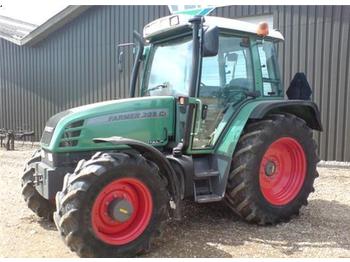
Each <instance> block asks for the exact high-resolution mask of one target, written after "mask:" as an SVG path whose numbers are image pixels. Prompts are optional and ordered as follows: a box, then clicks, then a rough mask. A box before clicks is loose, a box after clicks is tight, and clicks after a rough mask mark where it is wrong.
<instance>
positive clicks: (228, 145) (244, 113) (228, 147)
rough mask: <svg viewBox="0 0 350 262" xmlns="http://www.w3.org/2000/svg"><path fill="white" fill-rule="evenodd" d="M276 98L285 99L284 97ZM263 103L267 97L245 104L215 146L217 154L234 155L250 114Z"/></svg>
mask: <svg viewBox="0 0 350 262" xmlns="http://www.w3.org/2000/svg"><path fill="white" fill-rule="evenodd" d="M274 100H281V101H283V99H274ZM262 103H266V99H257V100H253V101H251V102H249V103H247V104H246V105H244V106H243V108H242V109H241V110H240V111H239V113H238V114H237V115H236V117H235V118H234V120H233V121H232V123H231V124H230V125H229V126H228V127H227V128H226V132H225V133H224V134H223V136H222V138H221V139H219V141H218V145H217V146H216V147H215V153H216V154H219V155H224V156H227V157H232V155H233V152H234V151H235V148H236V145H237V142H238V140H239V138H240V136H241V133H242V131H243V129H244V127H245V125H246V123H247V121H248V119H249V117H250V114H251V113H252V112H253V110H254V109H255V108H256V107H257V106H258V105H260V104H262Z"/></svg>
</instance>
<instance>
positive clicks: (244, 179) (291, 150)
mask: <svg viewBox="0 0 350 262" xmlns="http://www.w3.org/2000/svg"><path fill="white" fill-rule="evenodd" d="M316 148H317V146H316V143H315V141H314V140H313V138H312V131H311V129H310V128H309V127H308V126H307V125H306V123H305V121H304V120H302V119H300V118H298V117H296V116H294V115H291V114H283V115H282V114H278V115H270V116H268V117H267V118H265V119H263V120H260V121H257V122H252V123H249V124H247V126H246V127H245V129H244V132H243V133H242V135H241V137H240V139H239V142H238V144H237V147H236V151H235V154H234V156H233V160H232V165H231V172H230V175H229V179H228V186H227V190H226V195H225V202H226V203H227V205H228V206H229V207H230V208H231V209H232V210H233V211H234V212H235V213H236V214H238V215H239V216H241V217H242V218H243V219H244V220H246V221H248V222H252V223H257V224H261V225H265V224H276V223H278V222H282V221H283V222H286V221H289V220H290V218H291V217H293V216H294V215H297V214H299V210H300V208H301V207H302V205H307V198H308V196H309V194H310V193H311V192H313V191H314V187H313V183H314V179H315V178H316V177H317V176H318V174H317V171H316V164H317V162H318V161H319V160H318V157H317V155H316Z"/></svg>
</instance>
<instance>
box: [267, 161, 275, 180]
mask: <svg viewBox="0 0 350 262" xmlns="http://www.w3.org/2000/svg"><path fill="white" fill-rule="evenodd" d="M275 172H276V164H275V162H273V161H271V160H270V161H268V162H267V163H266V165H265V175H266V176H272V175H273V174H274V173H275Z"/></svg>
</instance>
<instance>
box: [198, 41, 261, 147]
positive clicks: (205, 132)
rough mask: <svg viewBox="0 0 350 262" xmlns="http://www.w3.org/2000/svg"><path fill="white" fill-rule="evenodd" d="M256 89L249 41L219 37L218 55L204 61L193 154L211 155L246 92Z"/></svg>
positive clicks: (205, 58)
mask: <svg viewBox="0 0 350 262" xmlns="http://www.w3.org/2000/svg"><path fill="white" fill-rule="evenodd" d="M253 90H254V77H253V63H252V57H251V50H250V46H249V38H247V37H243V36H238V35H237V36H235V35H220V37H219V52H218V54H217V55H216V56H214V57H204V58H203V60H202V71H201V81H200V86H199V89H198V96H197V99H198V100H199V101H198V102H199V103H197V104H196V107H197V108H196V115H195V121H194V125H193V133H192V134H193V136H192V145H191V146H192V147H191V151H192V153H196V152H198V153H205V152H211V150H212V148H213V147H214V146H215V143H216V141H217V139H218V137H219V135H220V133H221V132H222V130H223V128H224V127H225V126H226V124H227V119H229V118H230V116H232V115H233V114H234V112H235V110H236V109H237V106H238V105H240V104H241V102H242V101H244V100H245V99H246V98H247V96H246V94H245V93H246V91H253Z"/></svg>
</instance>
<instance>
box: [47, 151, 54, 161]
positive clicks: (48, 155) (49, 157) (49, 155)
mask: <svg viewBox="0 0 350 262" xmlns="http://www.w3.org/2000/svg"><path fill="white" fill-rule="evenodd" d="M47 159H48V160H49V161H50V162H52V161H53V157H52V154H51V153H47Z"/></svg>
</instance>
